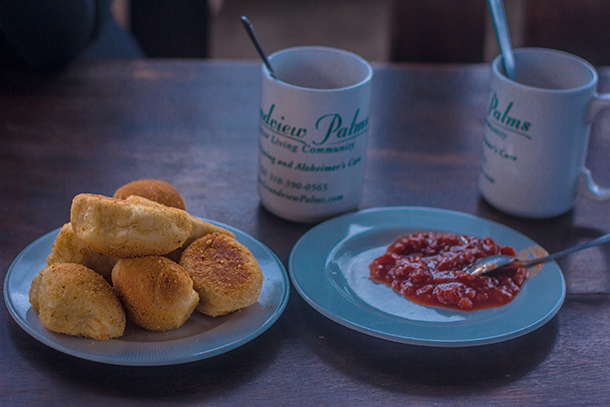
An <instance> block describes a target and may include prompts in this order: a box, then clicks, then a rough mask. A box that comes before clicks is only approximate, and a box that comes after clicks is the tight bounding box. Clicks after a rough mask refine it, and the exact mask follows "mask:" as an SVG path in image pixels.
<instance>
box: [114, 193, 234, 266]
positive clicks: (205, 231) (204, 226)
mask: <svg viewBox="0 0 610 407" xmlns="http://www.w3.org/2000/svg"><path fill="white" fill-rule="evenodd" d="M126 200H127V201H129V202H135V203H139V204H142V205H160V204H159V203H157V202H153V201H151V200H149V199H146V198H143V197H140V196H136V195H132V196H130V197H128V198H127V199H126ZM189 216H190V217H191V222H192V228H191V234H190V235H189V237H188V239H186V241H185V242H184V243H183V244H182V246H181V247H179V248H178V249H176V250H174V251H172V252H170V253H168V254H167V255H166V257H167V258H169V259H170V260H173V261H175V262H176V263H178V262H179V261H180V256H182V252H184V249H186V248H187V247H188V246H189V245H190V244H191V243H193V242H194V241H195V240H197V239H200V238H202V237H203V236H206V235H209V234H210V233H215V232H217V233H222V234H225V235H228V236H231V237H235V234H234V233H233V232H231V231H230V230H227V229H225V228H223V227H220V226H216V225H214V224H212V223H209V222H206V221H204V220H202V219H199V218H197V217H195V216H192V215H189Z"/></svg>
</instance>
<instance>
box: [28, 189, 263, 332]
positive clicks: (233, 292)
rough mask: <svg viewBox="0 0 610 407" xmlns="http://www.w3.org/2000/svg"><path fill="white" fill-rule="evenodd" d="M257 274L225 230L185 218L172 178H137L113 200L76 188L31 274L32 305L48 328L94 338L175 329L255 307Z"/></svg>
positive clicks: (260, 276)
mask: <svg viewBox="0 0 610 407" xmlns="http://www.w3.org/2000/svg"><path fill="white" fill-rule="evenodd" d="M262 283H263V274H262V271H261V269H260V267H259V265H258V262H257V261H256V259H255V258H254V256H253V255H252V253H250V251H249V250H248V249H247V248H246V247H245V246H243V245H242V244H240V243H239V242H238V241H237V240H236V239H235V235H234V234H233V233H232V232H231V231H229V230H227V229H225V228H222V227H219V226H216V225H213V224H211V223H208V222H205V221H203V220H201V219H199V218H196V217H194V216H191V215H190V214H189V213H188V212H187V211H186V207H185V204H184V199H183V198H182V196H181V194H180V193H179V192H178V190H177V189H176V188H175V187H174V186H173V185H171V184H169V183H167V182H164V181H159V180H139V181H134V182H132V183H129V184H127V185H124V186H123V187H121V188H119V189H118V190H117V191H116V192H115V194H114V195H113V197H112V198H111V197H106V196H102V195H96V194H79V195H77V196H76V197H75V198H74V199H73V201H72V207H71V210H70V223H67V224H66V225H64V226H63V227H62V228H61V230H60V232H59V234H58V236H57V238H56V239H55V242H54V244H53V248H52V251H51V254H50V255H49V256H48V258H47V267H46V268H44V269H43V270H41V271H40V273H39V274H38V275H37V276H36V277H35V278H34V280H33V281H32V287H31V290H30V303H31V304H32V307H33V308H34V309H36V310H38V312H39V317H40V320H41V322H42V324H43V325H44V326H45V327H46V328H48V329H49V330H51V331H54V332H59V333H64V334H68V335H75V336H84V337H90V338H94V339H110V338H116V337H119V336H121V335H123V333H124V330H125V325H126V321H131V322H132V323H134V324H135V325H137V326H139V327H141V328H144V329H147V330H151V331H167V330H171V329H176V328H179V327H180V326H182V325H183V324H184V323H185V322H186V321H187V320H188V319H189V318H190V316H191V315H192V313H193V312H194V311H195V309H196V310H198V311H199V312H201V313H203V314H205V315H208V316H212V317H215V316H220V315H226V314H229V313H232V312H235V311H237V310H239V309H242V308H245V307H248V306H250V305H252V304H254V303H255V302H256V301H257V300H258V297H259V295H260V292H261V290H262Z"/></svg>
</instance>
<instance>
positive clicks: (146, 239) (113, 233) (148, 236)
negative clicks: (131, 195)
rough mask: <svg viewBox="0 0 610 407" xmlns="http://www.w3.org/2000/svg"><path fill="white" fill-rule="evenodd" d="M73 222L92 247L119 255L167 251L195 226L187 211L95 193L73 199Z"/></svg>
mask: <svg viewBox="0 0 610 407" xmlns="http://www.w3.org/2000/svg"><path fill="white" fill-rule="evenodd" d="M70 221H71V223H72V228H73V229H74V232H75V233H76V235H77V236H78V238H79V239H81V240H82V241H83V242H85V243H86V244H87V245H88V246H89V247H91V248H92V249H94V250H95V251H97V252H99V253H103V254H105V255H108V256H112V257H118V258H130V257H140V256H149V255H163V254H167V253H169V252H171V251H172V250H175V249H177V248H179V247H180V246H182V244H183V243H184V242H185V241H186V239H187V238H188V237H189V236H190V234H191V229H192V227H193V226H192V221H191V217H190V215H189V214H188V213H186V211H183V210H180V209H176V208H170V207H167V206H162V205H158V206H151V205H142V204H138V203H134V202H129V201H125V200H119V199H114V198H108V197H105V196H101V195H94V194H79V195H77V196H76V197H75V198H74V199H73V201H72V208H71V210H70Z"/></svg>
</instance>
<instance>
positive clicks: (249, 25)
mask: <svg viewBox="0 0 610 407" xmlns="http://www.w3.org/2000/svg"><path fill="white" fill-rule="evenodd" d="M241 22H242V23H243V25H244V28H245V29H246V32H247V33H248V35H249V36H250V39H251V40H252V42H253V43H254V46H255V47H256V50H257V51H258V55H260V56H261V58H262V59H263V62H264V63H265V66H266V67H267V69H268V70H269V75H271V77H272V78H275V79H277V78H276V77H275V72H274V71H273V68H271V64H270V63H269V59H268V58H267V54H265V51H263V47H262V45H261V43H260V41H259V40H258V37H257V36H256V34H255V33H254V27H252V23H251V22H250V20H248V18H247V17H246V16H242V17H241Z"/></svg>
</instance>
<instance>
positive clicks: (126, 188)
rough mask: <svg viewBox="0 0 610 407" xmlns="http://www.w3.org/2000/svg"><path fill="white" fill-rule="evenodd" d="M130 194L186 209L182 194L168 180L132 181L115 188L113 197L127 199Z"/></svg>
mask: <svg viewBox="0 0 610 407" xmlns="http://www.w3.org/2000/svg"><path fill="white" fill-rule="evenodd" d="M131 195H136V196H141V197H144V198H147V199H150V200H151V201H154V202H158V203H160V204H163V205H166V206H170V207H172V208H178V209H182V210H186V205H185V203H184V199H183V198H182V195H181V194H180V192H179V191H178V190H177V189H176V187H174V186H173V185H172V184H170V183H169V182H165V181H161V180H157V179H141V180H137V181H133V182H130V183H129V184H125V185H123V186H122V187H121V188H119V189H117V190H116V191H115V193H114V196H113V198H116V199H127V198H129V197H130V196H131Z"/></svg>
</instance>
